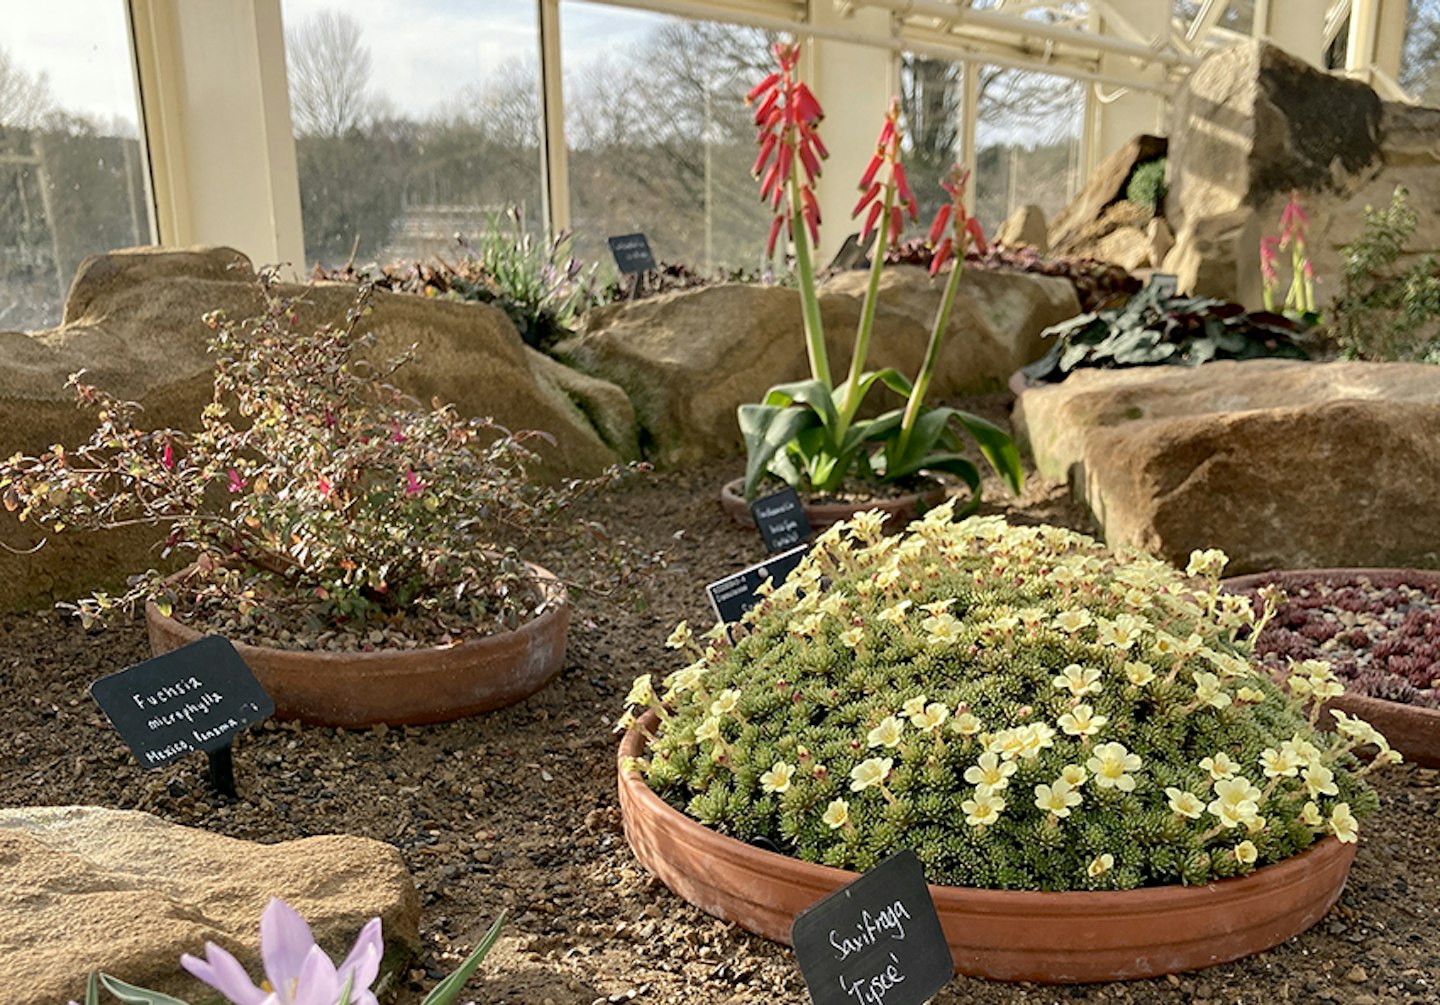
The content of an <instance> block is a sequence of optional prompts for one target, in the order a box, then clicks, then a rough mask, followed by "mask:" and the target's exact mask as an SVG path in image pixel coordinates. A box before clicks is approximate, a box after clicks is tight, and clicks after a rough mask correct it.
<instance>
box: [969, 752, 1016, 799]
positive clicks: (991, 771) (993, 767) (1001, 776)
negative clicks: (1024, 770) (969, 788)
mask: <svg viewBox="0 0 1440 1005" xmlns="http://www.w3.org/2000/svg"><path fill="white" fill-rule="evenodd" d="M1016 770H1017V768H1016V765H1015V762H1014V761H1002V760H1001V759H1000V757H999V755H997V754H996V753H995V752H994V751H991V750H987V751H986V752H985V753H983V754H981V755H980V760H979V761H978V762H976V763H975V764H972V765H971V766H970V767H968V768H966V769H965V781H967V782H969V783H970V784H971V785H974V786H976V788H977V789H978V790H980V791H984V792H998V791H999V790H1001V789H1003V788H1005V786H1007V785H1009V784H1010V776H1011V775H1013V774H1015V772H1016Z"/></svg>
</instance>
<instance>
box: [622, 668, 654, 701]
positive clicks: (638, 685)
mask: <svg viewBox="0 0 1440 1005" xmlns="http://www.w3.org/2000/svg"><path fill="white" fill-rule="evenodd" d="M654 700H655V689H654V687H653V686H651V684H650V675H649V674H648V673H647V674H641V675H640V676H639V677H636V678H635V682H634V683H633V684H631V685H630V693H629V694H627V695H626V696H625V704H627V705H649V704H650V703H651V702H652V701H654Z"/></svg>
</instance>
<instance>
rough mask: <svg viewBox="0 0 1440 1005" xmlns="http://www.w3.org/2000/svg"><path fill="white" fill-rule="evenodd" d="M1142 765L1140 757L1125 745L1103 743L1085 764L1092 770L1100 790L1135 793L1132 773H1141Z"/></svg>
mask: <svg viewBox="0 0 1440 1005" xmlns="http://www.w3.org/2000/svg"><path fill="white" fill-rule="evenodd" d="M1140 764H1141V761H1140V755H1139V754H1132V753H1130V751H1129V750H1127V749H1126V748H1125V745H1124V744H1123V743H1102V744H1101V745H1100V746H1098V747H1096V748H1095V754H1094V756H1092V757H1091V758H1090V759H1089V760H1088V761H1086V762H1085V767H1087V768H1089V769H1090V771H1091V773H1092V774H1093V775H1094V776H1095V784H1096V785H1098V786H1100V788H1102V789H1119V790H1120V791H1121V792H1134V791H1135V779H1134V777H1132V776H1131V774H1130V772H1132V771H1139V770H1140Z"/></svg>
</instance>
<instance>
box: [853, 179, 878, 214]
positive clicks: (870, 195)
mask: <svg viewBox="0 0 1440 1005" xmlns="http://www.w3.org/2000/svg"><path fill="white" fill-rule="evenodd" d="M879 194H880V183H879V182H878V181H872V182H871V183H870V187H869V188H867V189H866V190H865V194H864V195H862V196H861V197H860V201H859V202H857V203H856V204H855V208H854V209H852V210H851V211H850V218H851V219H854V218H855V217H857V216H859V215H860V211H861V210H862V209H864V208H865V207H866V206H868V205H870V204H871V203H872V202H874V201H875V197H876V196H877V195H879Z"/></svg>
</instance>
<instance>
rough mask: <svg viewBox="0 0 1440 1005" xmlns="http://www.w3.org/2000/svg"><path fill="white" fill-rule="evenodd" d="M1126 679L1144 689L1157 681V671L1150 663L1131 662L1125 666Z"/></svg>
mask: <svg viewBox="0 0 1440 1005" xmlns="http://www.w3.org/2000/svg"><path fill="white" fill-rule="evenodd" d="M1125 679H1126V680H1128V681H1129V682H1130V683H1131V684H1134V685H1135V686H1136V687H1144V686H1145V685H1146V684H1149V683H1150V682H1151V681H1152V680H1154V679H1155V670H1154V668H1153V667H1151V666H1150V664H1149V663H1142V662H1141V661H1140V660H1130V661H1129V662H1127V663H1126V664H1125Z"/></svg>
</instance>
